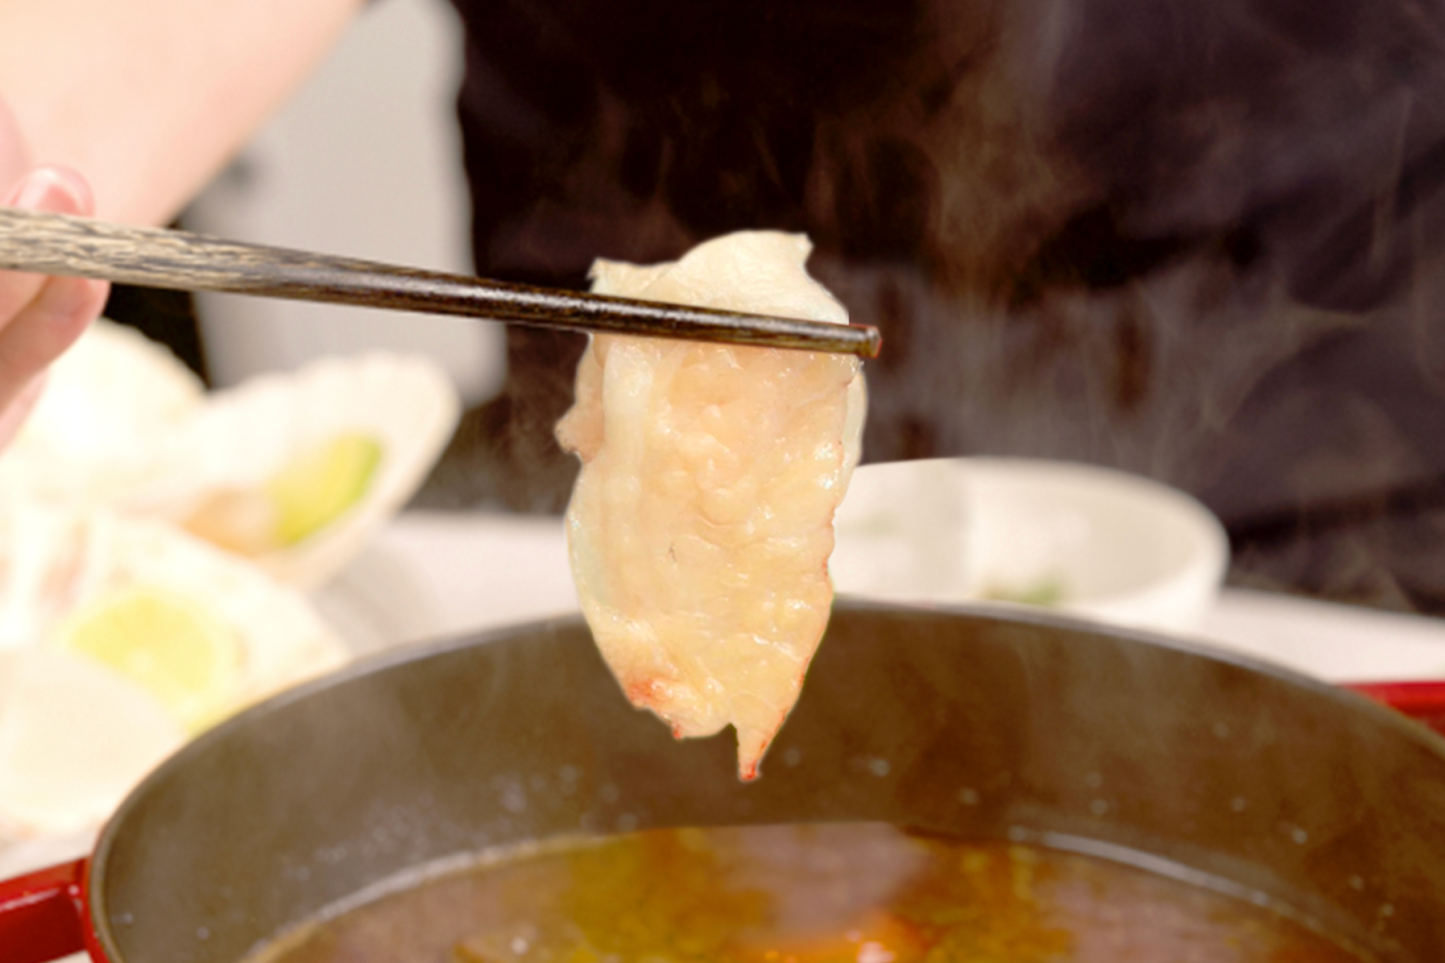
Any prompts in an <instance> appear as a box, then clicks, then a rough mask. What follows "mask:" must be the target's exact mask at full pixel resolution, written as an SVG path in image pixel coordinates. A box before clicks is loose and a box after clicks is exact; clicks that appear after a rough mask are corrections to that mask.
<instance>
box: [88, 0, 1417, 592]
mask: <svg viewBox="0 0 1445 963" xmlns="http://www.w3.org/2000/svg"><path fill="white" fill-rule="evenodd" d="M475 6H476V9H475V10H474V11H471V12H468V13H467V14H466V16H467V17H468V18H469V19H470V20H471V21H472V23H473V26H474V27H475V30H474V31H473V34H472V36H473V38H474V39H473V41H472V42H471V44H470V45H469V46H468V47H467V49H466V51H465V55H464V57H463V62H464V64H465V74H464V77H463V79H462V88H461V89H462V93H461V96H460V98H459V101H458V109H459V111H460V112H461V114H462V116H463V117H464V118H465V119H466V120H467V121H468V125H467V129H468V134H467V136H466V138H465V140H464V144H463V146H464V156H465V159H466V162H467V164H468V166H469V168H470V170H471V173H472V184H473V187H474V196H475V206H474V211H473V217H472V222H471V223H472V247H473V253H474V255H475V260H476V265H477V269H478V270H479V271H480V272H481V273H484V274H487V275H490V276H496V277H506V278H514V279H519V280H526V281H532V282H542V283H547V284H556V285H564V286H578V285H581V284H582V283H583V281H584V276H585V271H586V268H587V265H588V264H590V262H591V260H592V259H593V258H594V257H598V256H603V257H609V258H622V259H630V260H638V261H653V260H658V259H663V258H672V257H675V256H677V255H678V254H679V253H680V252H681V251H683V250H685V249H686V248H687V247H689V246H691V245H692V244H694V243H696V242H697V241H699V240H702V239H704V238H707V237H710V236H713V235H715V234H719V233H723V232H726V231H731V230H737V229H743V228H759V227H770V228H779V229H785V230H793V231H806V232H807V233H808V234H809V235H810V236H811V237H812V238H813V240H814V242H815V243H816V244H817V251H816V253H815V256H814V259H813V261H812V263H811V267H812V269H813V270H814V273H815V274H816V275H817V276H818V277H819V278H820V279H822V280H823V281H824V282H825V283H826V284H828V285H829V286H830V287H831V288H832V289H833V290H834V291H835V293H837V294H838V295H839V297H840V298H841V299H842V300H843V301H844V303H845V304H846V305H847V306H848V308H849V310H850V312H851V313H852V316H853V318H854V319H855V320H856V321H860V322H864V323H869V324H876V325H878V326H879V327H880V328H881V329H882V331H883V333H884V338H885V347H884V353H883V355H882V357H880V358H879V359H878V361H876V362H873V363H870V364H869V366H868V369H867V371H868V377H869V382H870V391H871V400H872V407H871V411H870V418H869V422H868V427H867V436H866V439H865V449H864V450H865V460H869V461H891V460H897V459H909V458H922V457H932V456H939V455H1012V456H1025V457H1039V458H1063V459H1072V460H1079V461H1085V462H1092V463H1097V464H1103V465H1110V466H1115V467H1119V468H1123V469H1126V470H1129V471H1133V472H1137V473H1140V474H1143V475H1147V476H1150V477H1153V478H1156V479H1159V480H1161V481H1164V482H1167V483H1169V484H1172V485H1176V486H1178V487H1180V488H1183V489H1185V490H1187V491H1189V492H1192V493H1194V494H1195V495H1197V496H1198V497H1200V498H1201V499H1202V500H1203V501H1204V502H1205V503H1206V504H1207V505H1208V506H1209V507H1210V508H1211V509H1213V510H1214V511H1215V512H1216V513H1217V514H1218V515H1219V516H1220V517H1221V519H1222V520H1223V521H1224V523H1225V525H1226V527H1227V529H1228V531H1229V533H1230V537H1231V541H1232V545H1233V549H1234V561H1233V566H1232V569H1231V573H1230V581H1231V583H1232V584H1236V585H1247V586H1252V587H1258V588H1267V589H1273V590H1279V591H1287V592H1297V593H1302V594H1308V595H1312V596H1317V597H1322V598H1328V599H1334V600H1340V601H1346V602H1352V603H1358V604H1364V605H1370V606H1377V607H1382V608H1389V609H1399V610H1412V611H1419V612H1425V613H1430V614H1445V270H1442V259H1445V5H1442V2H1440V0H1418V2H1409V0H1372V2H1365V0H1356V2H1346V0H1317V2H1308V3H1306V2H1302V0H1213V2H1210V3H1207V4H1200V3H1197V2H1186V0H1018V2H1008V3H1003V2H982V0H958V2H947V0H891V2H884V0H830V2H827V3H817V4H814V3H799V2H792V3H787V2H781V0H730V2H727V3H722V2H712V0H695V2H693V3H690V4H677V3H675V2H667V3H664V2H660V0H632V2H629V3H627V4H625V5H618V4H616V3H615V2H611V0H609V2H603V0H527V2H520V0H494V2H488V3H485V4H481V3H479V4H476V5H475ZM624 10H625V15H624ZM184 302H185V299H180V301H179V303H178V302H177V301H176V300H174V299H168V300H166V301H164V302H163V303H157V302H153V301H148V300H145V299H143V298H138V297H137V296H135V295H134V294H132V293H124V294H121V293H118V294H117V297H116V299H115V300H114V301H113V304H112V309H111V310H112V311H113V313H114V314H115V315H116V316H118V317H121V318H127V317H129V318H137V319H140V320H141V321H142V322H143V323H145V324H146V325H148V326H149V327H150V328H151V330H152V331H153V332H156V333H159V334H161V335H162V336H163V337H165V338H166V339H167V340H170V341H171V342H172V343H173V344H176V345H177V346H178V347H179V348H180V349H181V350H182V352H183V354H184V356H186V357H188V358H190V359H192V360H193V361H194V363H196V364H197V365H202V364H203V362H202V359H203V358H204V353H203V352H202V351H201V350H200V348H199V344H198V342H197V340H196V335H195V326H194V323H193V322H191V321H189V320H188V319H187V317H186V310H187V306H186V304H185V303H184ZM508 341H509V344H508V363H509V370H508V375H507V380H506V382H505V384H504V385H503V387H502V390H501V392H500V393H499V394H498V395H496V396H495V397H492V398H490V399H489V400H487V401H485V402H483V403H480V404H477V405H475V406H474V407H473V408H472V410H470V411H469V412H468V414H467V416H466V418H465V420H464V423H463V425H462V427H461V429H460V430H459V432H458V434H457V437H456V439H455V440H454V442H453V444H452V446H451V448H450V449H449V450H448V452H447V455H446V457H445V458H444V459H443V461H442V463H441V464H440V465H439V466H438V468H437V470H436V471H435V472H434V474H433V476H432V478H431V479H430V481H429V482H428V484H427V486H426V487H425V489H424V490H423V491H422V492H421V493H420V495H419V496H418V498H417V504H419V505H423V506H428V507H440V508H448V509H466V508H471V507H492V508H496V507H506V508H509V509H511V510H516V511H544V512H556V511H560V510H561V508H562V507H563V505H564V504H565V498H566V493H567V490H568V486H569V484H570V480H571V477H572V474H573V472H574V466H573V465H572V463H571V462H570V460H569V459H567V458H566V457H565V456H563V455H562V454H561V453H560V452H559V451H558V450H557V448H556V446H555V444H554V443H553V441H552V438H551V432H550V425H551V423H552V422H553V421H554V420H555V419H556V417H558V416H559V415H560V414H561V412H562V410H564V409H565V407H566V405H567V403H568V402H569V400H570V384H571V370H572V364H573V363H574V362H575V358H576V356H577V354H578V353H579V352H580V349H581V343H580V341H579V340H577V339H575V338H570V337H567V336H562V335H554V334H538V333H535V332H523V331H520V330H517V331H512V332H510V334H509V338H508Z"/></svg>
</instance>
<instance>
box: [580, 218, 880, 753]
mask: <svg viewBox="0 0 1445 963" xmlns="http://www.w3.org/2000/svg"><path fill="white" fill-rule="evenodd" d="M810 250H811V245H810V244H809V242H808V240H807V239H806V238H805V237H803V236H801V235H787V234H777V233H771V232H747V233H741V234H733V235H729V236H727V237H724V238H719V239H717V240H714V241H710V242H708V243H705V244H702V245H700V246H699V247H697V248H695V249H694V250H692V251H691V252H689V253H688V254H687V255H686V256H685V257H683V258H682V259H681V260H680V261H677V262H676V263H673V264H663V265H656V266H651V267H637V266H634V265H628V264H619V263H613V262H606V261H599V262H598V263H597V264H596V265H595V266H594V267H593V280H594V285H593V289H594V290H596V291H598V292H600V293H604V294H615V295H623V296H628V297H636V298H644V299H648V300H654V301H668V302H673V303H680V304H695V305H704V306H709V307H718V308H726V309H730V310H736V311H747V312H756V313H766V314H777V315H785V316H789V317H797V318H807V319H812V320H819V321H829V322H834V323H838V324H846V323H847V320H848V316H847V312H846V311H845V310H844V309H843V307H842V305H840V304H839V303H838V302H837V301H836V300H834V299H833V298H832V296H831V295H829V294H828V292H827V291H826V290H824V289H823V287H822V286H820V285H819V284H817V282H815V281H813V280H812V278H810V277H809V276H808V274H807V271H806V270H805V268H804V262H805V261H806V260H807V257H808V253H809V251H810ZM863 409H864V390H863V377H862V373H861V370H860V365H859V362H858V361H857V359H854V358H850V357H846V356H840V355H832V354H822V353H813V352H801V351H788V350H780V349H773V348H752V347H725V346H719V345H700V344H693V343H687V342H681V341H665V340H655V339H645V338H628V337H618V336H610V335H598V336H596V337H595V338H593V340H592V344H591V346H590V347H589V349H588V351H587V353H586V355H585V356H584V357H583V359H582V362H581V364H580V366H579V368H578V373H577V400H576V404H575V406H574V407H573V408H572V410H571V411H570V412H568V414H567V416H566V417H565V418H563V419H562V421H561V422H560V423H559V424H558V426H557V437H558V439H559V440H560V441H561V443H562V445H563V446H564V447H565V448H567V449H569V450H571V451H575V452H576V453H577V454H578V455H579V456H580V457H581V459H582V473H581V475H580V476H579V478H578V480H577V485H576V487H575V488H574V489H573V492H572V501H571V504H570V506H569V507H568V511H567V534H568V544H569V549H570V552H571V557H572V570H573V576H574V578H575V580H576V583H577V590H578V594H579V596H580V598H581V600H582V609H583V612H584V613H585V614H586V617H587V621H588V624H589V625H590V626H591V628H592V632H593V635H594V636H595V637H596V639H597V644H598V647H599V648H600V649H601V652H602V655H603V656H604V658H606V660H607V663H608V664H609V665H610V666H611V667H612V671H613V672H614V674H616V676H617V678H618V681H619V682H620V683H621V684H622V687H623V689H624V690H625V691H626V693H627V696H628V698H629V699H631V700H632V702H633V703H634V704H636V705H638V706H643V707H646V708H648V709H651V710H652V711H653V712H655V713H657V714H658V715H659V716H661V717H662V718H663V719H664V720H666V721H667V722H668V723H669V724H670V725H671V726H672V728H673V732H674V734H675V735H677V736H678V737H684V736H704V735H711V734H713V733H715V732H718V731H719V730H721V729H722V728H723V727H725V726H727V725H728V724H729V723H731V724H732V725H733V727H734V728H735V729H736V731H737V738H738V769H739V772H740V774H741V775H742V777H743V778H744V779H751V778H753V777H754V776H755V775H756V774H757V767H758V761H759V760H760V759H761V758H762V755H763V753H764V751H766V749H767V747H768V744H769V743H770V742H771V741H772V739H773V736H774V735H775V734H776V733H777V731H778V728H779V727H780V726H781V725H782V723H783V719H784V718H785V717H786V716H787V714H788V711H789V710H790V709H791V708H792V706H793V703H794V702H795V701H796V700H797V697H798V692H799V689H800V687H801V686H802V683H803V675H804V673H805V672H806V671H807V668H808V662H809V661H810V660H811V659H812V657H813V653H814V651H815V650H816V649H817V646H818V641H819V639H820V638H821V637H822V634H823V629H824V627H825V626H826V625H827V622H828V615H829V611H830V609H831V606H832V600H833V587H832V584H831V582H830V581H829V577H828V556H829V555H830V554H831V553H832V551H833V513H834V510H835V509H836V508H837V507H838V503H839V502H841V501H842V499H843V494H844V491H845V490H846V487H847V483H848V477H849V475H850V474H851V472H852V470H853V466H854V465H855V464H856V463H857V460H858V446H859V436H860V434H861V429H862V423H863Z"/></svg>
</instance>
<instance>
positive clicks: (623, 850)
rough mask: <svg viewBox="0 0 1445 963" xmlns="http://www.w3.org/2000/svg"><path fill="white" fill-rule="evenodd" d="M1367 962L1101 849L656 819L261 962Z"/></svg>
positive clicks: (460, 876)
mask: <svg viewBox="0 0 1445 963" xmlns="http://www.w3.org/2000/svg"><path fill="white" fill-rule="evenodd" d="M382 961H386V963H632V961H638V963H642V961H646V963H666V961H676V963H1362V960H1361V958H1359V957H1357V956H1355V955H1353V954H1350V953H1347V952H1345V951H1343V950H1341V949H1339V948H1337V947H1336V946H1335V945H1333V944H1331V943H1329V942H1327V941H1325V940H1324V939H1323V938H1321V937H1319V936H1318V935H1316V934H1314V933H1313V932H1311V931H1309V930H1307V929H1305V928H1304V927H1302V926H1300V925H1299V924H1297V923H1295V922H1293V921H1291V920H1289V919H1287V918H1284V917H1281V916H1279V915H1277V914H1275V913H1274V912H1272V911H1270V910H1268V909H1265V908H1262V907H1259V906H1255V905H1252V904H1249V903H1245V902H1242V901H1239V900H1236V899H1232V898H1230V897H1227V896H1223V895H1220V894H1218V893H1215V892H1213V891H1210V890H1207V889H1203V888H1199V887H1196V886H1191V885H1188V884H1186V883H1182V882H1178V881H1176V880H1172V879H1168V878H1165V877H1162V876H1157V875H1154V874H1151V873H1147V872H1144V871H1142V870H1138V869H1134V868H1131V867H1127V866H1121V865H1118V864H1115V863H1111V862H1106V861H1102V860H1098V859H1094V858H1091V857H1085V856H1078V855H1073V854H1068V853H1060V852H1054V851H1049V850H1043V849H1037V848H1032V847H1027V846H1017V845H1009V844H1005V843H1001V842H982V843H975V842H960V841H955V840H940V839H936V838H920V837H916V836H911V835H909V834H907V833H904V832H902V831H900V830H898V829H896V828H894V827H891V826H887V825H883V824H877V823H852V824H827V825H816V826H770V827H743V828H737V827H734V828H723V829H682V830H653V831H648V832H641V833H633V834H630V835H625V836H618V837H612V838H609V839H606V840H603V841H600V842H580V841H574V842H572V843H569V844H567V845H559V846H551V847H544V848H541V849H535V848H534V849H533V850H532V851H530V852H527V853H523V854H518V855H515V856H513V857H511V858H502V859H499V860H492V861H488V862H486V863H485V864H478V865H475V866H472V867H469V868H467V869H465V870H462V871H459V872H454V873H450V874H447V875H442V876H438V877H436V878H432V879H429V880H427V881H426V882H423V883H420V884H418V885H414V886H407V887H404V888H401V889H399V890H397V891H394V892H391V893H389V895H386V896H384V897H381V898H379V899H377V900H375V901H373V902H369V903H365V904H363V905H361V906H359V907H356V908H353V909H350V910H348V911H346V912H344V913H341V914H340V915H338V916H336V917H335V918H332V919H329V920H327V921H325V922H321V923H316V924H312V925H308V926H306V927H303V928H301V929H300V930H298V931H297V932H296V933H294V934H292V935H290V936H287V937H285V938H283V939H282V940H281V941H279V942H278V943H277V944H276V945H275V946H272V947H269V948H264V949H263V950H261V951H260V952H259V953H258V954H255V955H253V957H252V958H251V959H250V960H248V961H247V963H382Z"/></svg>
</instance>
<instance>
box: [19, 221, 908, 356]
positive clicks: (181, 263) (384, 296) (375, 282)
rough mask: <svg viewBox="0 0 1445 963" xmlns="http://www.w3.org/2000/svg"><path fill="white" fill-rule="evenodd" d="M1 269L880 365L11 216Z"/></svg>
mask: <svg viewBox="0 0 1445 963" xmlns="http://www.w3.org/2000/svg"><path fill="white" fill-rule="evenodd" d="M0 269H5V270H13V271H33V272H36V273H40V274H58V275H69V276H72V277H85V278H95V279H98V280H102V281H115V282H118V283H121V284H135V285H141V286H145V287H155V288H173V289H176V290H182V291H222V292H227V293H231V294H252V295H258V296H261V297H272V298H285V299H290V300H297V301H326V302H332V303H336V304H351V305H360V306H364V307H374V308H391V309H394V310H399V311H419V312H423V313H426V314H444V315H456V316H462V317H473V318H489V319H492V320H495V321H506V322H510V323H513V324H525V325H534V326H539V327H547V328H567V329H573V330H579V331H594V332H605V333H608V334H630V335H640V336H645V337H656V338H677V339H682V340H688V341H712V342H719V343H726V344H747V345H757V346H763V347H773V348H798V349H805V350H810V351H826V352H832V353H837V354H855V355H858V356H859V357H863V358H873V357H877V355H878V349H879V346H880V344H881V338H880V337H879V335H878V330H877V329H876V328H872V327H866V326H861V325H856V326H855V325H838V324H827V323H824V322H819V321H802V320H797V319H793V318H774V317H768V316H765V315H752V314H741V313H737V312H732V311H716V310H712V309H708V308H694V307H685V306H680V305H673V304H660V303H657V302H653V301H638V300H633V299H630V298H614V297H605V296H602V295H598V294H586V293H581V292H574V291H562V290H552V289H548V288H538V287H531V286H529V285H525V284H512V283H508V282H503V281H488V280H482V279H479V278H469V277H463V276H460V275H455V274H445V273H441V272H436V271H422V270H416V269H412V268H404V267H396V266H393V265H389V264H379V263H376V262H372V261H362V260H355V259H351V258H342V257H334V256H331V255H325V254H313V253H310V252H306V251H294V250H288V249H285V248H277V247H267V246H264V245H259V244H245V243H240V242H236V241H225V240H220V239H217V238H211V237H205V236H202V235H199V234H191V233H187V232H184V231H166V230H159V229H155V228H140V227H129V226H124V225H118V224H110V223H106V222H104V221H96V220H92V219H89V218H82V217H73V216H69V215H64V214H50V213H43V212H36V211H28V210H20V209H18V208H6V207H0Z"/></svg>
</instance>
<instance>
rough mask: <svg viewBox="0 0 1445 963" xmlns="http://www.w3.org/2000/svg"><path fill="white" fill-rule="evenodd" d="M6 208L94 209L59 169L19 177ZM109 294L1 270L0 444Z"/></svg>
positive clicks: (100, 285) (75, 178) (103, 286)
mask: <svg viewBox="0 0 1445 963" xmlns="http://www.w3.org/2000/svg"><path fill="white" fill-rule="evenodd" d="M5 203H6V204H9V205H12V206H15V207H23V208H29V209H31V210H40V211H52V212H55V213H60V214H90V213H92V211H93V209H94V202H93V200H92V197H91V193H90V187H89V185H87V183H86V182H85V180H84V178H82V177H81V176H80V175H78V174H76V173H75V172H73V171H70V170H67V169H65V168H60V167H41V168H36V169H34V170H31V171H29V172H27V173H25V174H23V175H22V176H21V177H20V178H19V179H18V180H17V181H16V182H15V183H13V184H12V185H11V186H10V190H9V192H8V194H7V196H6V198H5ZM109 290H110V286H109V285H108V284H107V283H105V282H103V281H93V280H87V279H84V278H60V277H45V276H43V275H38V274H26V273H19V272H14V271H0V445H4V444H7V443H8V442H9V441H10V439H11V438H12V437H13V436H14V434H15V432H16V431H17V430H19V427H20V425H21V424H22V423H23V422H24V419H25V415H26V414H27V413H28V412H29V410H30V408H31V407H32V406H33V405H34V403H35V400H36V399H37V398H38V397H39V393H40V385H41V381H42V378H41V376H42V375H43V374H44V372H45V369H46V368H47V367H49V366H50V364H51V362H53V361H54V360H55V359H56V358H58V357H59V356H60V355H61V354H62V353H63V352H64V351H65V349H66V348H68V347H70V345H71V344H73V343H74V342H75V340H76V339H77V338H79V337H80V335H81V334H82V333H83V332H84V331H85V328H86V327H87V326H88V325H89V324H90V322H91V321H93V320H95V318H96V317H97V316H99V314H100V312H101V310H102V309H103V308H104V306H105V299H106V295H107V293H108V292H109Z"/></svg>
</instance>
